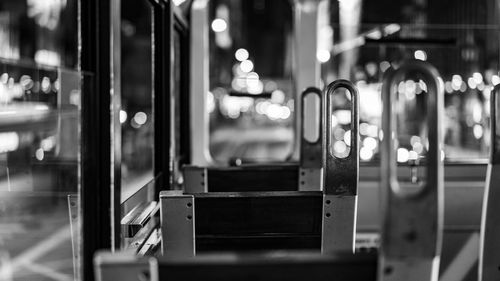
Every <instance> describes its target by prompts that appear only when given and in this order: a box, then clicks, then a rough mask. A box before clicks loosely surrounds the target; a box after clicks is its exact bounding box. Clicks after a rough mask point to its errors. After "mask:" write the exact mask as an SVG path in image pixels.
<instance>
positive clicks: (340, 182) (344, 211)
mask: <svg viewBox="0 0 500 281" xmlns="http://www.w3.org/2000/svg"><path fill="white" fill-rule="evenodd" d="M340 88H345V89H346V90H348V91H349V93H350V96H351V108H350V109H351V110H350V124H351V133H350V138H348V140H349V141H348V140H346V138H345V134H344V138H343V140H337V141H339V142H343V143H342V144H341V145H342V147H344V148H346V146H347V145H349V146H350V151H349V154H348V155H347V156H346V157H344V158H339V157H336V156H334V155H333V152H332V151H331V148H332V147H333V145H334V143H333V137H332V135H333V132H332V130H333V127H334V123H333V117H334V115H333V113H334V111H333V110H334V104H333V103H334V101H335V99H334V96H335V95H336V90H338V89H340ZM358 103H359V96H358V89H357V88H356V87H355V86H354V84H352V83H351V82H350V81H347V80H337V81H334V82H333V83H331V84H330V85H328V87H327V90H326V97H325V102H324V104H323V112H324V114H323V119H324V124H325V126H324V127H323V144H324V145H325V146H324V148H323V183H324V184H323V224H322V244H321V250H322V252H323V253H327V252H351V253H352V252H354V246H355V235H356V217H357V204H358V196H357V194H358V175H359V158H358V143H359V134H358V127H359V112H358V108H359V104H358ZM345 142H348V144H347V143H345Z"/></svg>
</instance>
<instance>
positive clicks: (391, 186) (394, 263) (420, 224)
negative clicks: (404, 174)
mask: <svg viewBox="0 0 500 281" xmlns="http://www.w3.org/2000/svg"><path fill="white" fill-rule="evenodd" d="M414 73H418V74H420V75H421V77H422V79H423V81H424V82H426V85H427V104H426V108H427V129H428V141H429V149H428V152H427V161H426V167H425V168H426V175H427V178H426V180H425V181H421V182H420V189H419V190H418V191H417V192H414V193H412V194H405V193H404V192H403V190H402V189H401V188H400V185H399V182H398V180H397V162H396V151H397V140H396V137H397V134H396V133H397V132H396V130H397V124H396V122H397V113H398V111H397V107H396V106H397V98H398V97H397V94H398V91H397V86H398V83H399V82H401V81H402V80H403V79H405V76H407V75H408V74H414ZM443 88H444V87H443V83H442V80H441V79H440V76H439V72H438V71H437V70H436V68H435V67H434V66H432V65H431V64H429V63H427V62H424V61H419V60H414V61H410V62H406V63H404V64H403V65H401V67H399V68H398V69H397V70H389V71H387V72H386V74H385V76H384V79H383V83H382V99H383V111H382V130H383V140H382V145H381V160H382V161H381V165H382V169H381V191H382V197H381V198H382V202H381V203H382V206H384V207H383V208H384V210H383V211H384V212H383V222H382V224H381V225H382V239H381V251H380V262H379V280H406V281H408V280H437V278H438V273H439V256H440V251H441V241H442V232H443V214H444V213H443V207H444V180H443V179H444V173H443V161H442V155H441V153H442V146H443V141H442V136H441V122H442V118H441V114H442V112H443V111H444V107H443V97H444V89H443Z"/></svg>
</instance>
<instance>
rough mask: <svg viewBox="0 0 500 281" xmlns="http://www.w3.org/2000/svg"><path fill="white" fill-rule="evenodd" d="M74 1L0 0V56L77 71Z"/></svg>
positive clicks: (75, 1)
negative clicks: (75, 69)
mask: <svg viewBox="0 0 500 281" xmlns="http://www.w3.org/2000/svg"><path fill="white" fill-rule="evenodd" d="M77 3H78V1H77V0H50V1H48V0H2V1H1V3H0V57H2V58H7V59H22V60H23V61H27V62H30V63H37V64H43V65H51V66H64V67H68V68H76V67H77V65H78V17H77Z"/></svg>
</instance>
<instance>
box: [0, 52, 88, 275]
mask: <svg viewBox="0 0 500 281" xmlns="http://www.w3.org/2000/svg"><path fill="white" fill-rule="evenodd" d="M0 77H1V78H0V100H1V102H0V115H1V118H0V229H1V230H2V231H1V232H0V279H1V280H59V279H61V278H66V279H67V280H73V278H74V275H75V274H78V272H79V267H78V265H79V263H78V257H79V248H78V247H79V246H78V245H79V244H80V231H79V207H78V206H79V188H80V184H81V181H80V174H79V172H80V101H81V95H82V89H83V82H85V83H91V81H90V79H89V78H86V79H85V80H83V76H82V74H81V73H79V72H76V71H69V70H61V69H44V68H35V67H30V66H20V65H19V64H12V63H8V62H5V61H0ZM72 242H73V243H72ZM20 261H22V262H20Z"/></svg>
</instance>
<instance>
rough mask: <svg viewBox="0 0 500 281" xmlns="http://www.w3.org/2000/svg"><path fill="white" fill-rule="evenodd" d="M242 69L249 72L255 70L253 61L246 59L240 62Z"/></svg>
mask: <svg viewBox="0 0 500 281" xmlns="http://www.w3.org/2000/svg"><path fill="white" fill-rule="evenodd" d="M240 68H241V71H243V72H245V73H249V72H250V71H252V70H253V62H252V61H251V60H244V61H242V62H241V64H240Z"/></svg>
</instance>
